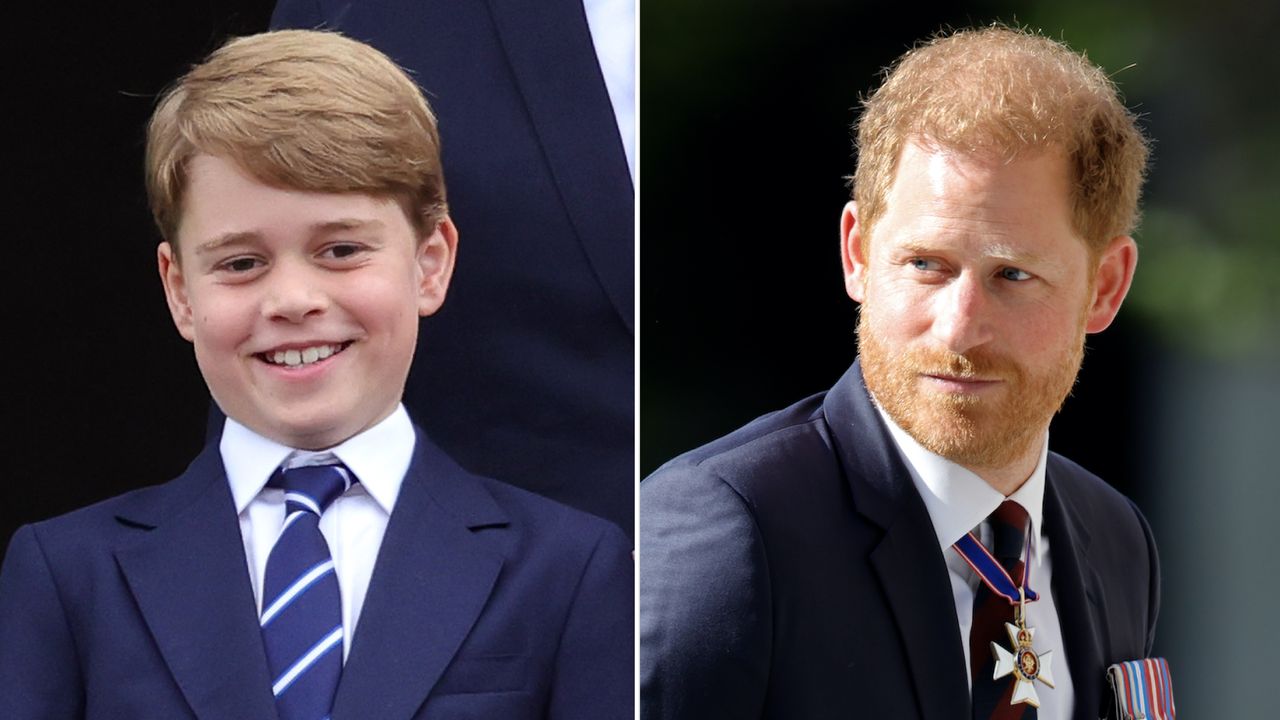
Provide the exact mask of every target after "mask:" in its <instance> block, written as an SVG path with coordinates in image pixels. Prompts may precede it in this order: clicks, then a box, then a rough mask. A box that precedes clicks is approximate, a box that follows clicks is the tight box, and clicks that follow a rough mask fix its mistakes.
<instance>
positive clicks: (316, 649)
mask: <svg viewBox="0 0 1280 720" xmlns="http://www.w3.org/2000/svg"><path fill="white" fill-rule="evenodd" d="M352 482H353V479H352V477H351V474H350V472H349V471H348V470H347V469H346V468H345V467H343V466H341V465H314V466H304V467H297V468H293V469H290V470H282V471H279V472H277V473H276V474H275V475H273V476H272V478H271V480H270V482H268V483H267V486H268V487H276V488H283V489H284V492H285V496H284V497H285V520H284V527H283V528H282V529H281V530H280V537H279V538H278V539H277V540H276V544H275V545H274V546H273V547H272V548H271V554H270V555H269V556H267V572H266V578H265V580H264V581H263V588H262V617H261V618H260V622H261V625H262V640H263V644H264V645H265V646H266V650H267V665H268V667H269V668H270V670H271V691H272V693H274V694H275V698H276V708H277V709H278V710H279V712H280V718H281V720H303V719H304V718H305V719H306V720H321V718H324V717H327V716H328V714H329V711H330V709H331V708H332V707H333V696H334V694H335V693H336V692H337V689H338V679H339V678H340V677H341V676H342V644H343V629H342V598H341V596H340V595H339V594H338V578H337V576H336V575H335V574H334V571H333V558H332V557H330V556H329V545H328V543H326V542H325V539H324V536H323V535H321V534H320V515H321V513H323V512H324V511H325V508H327V507H329V504H330V503H332V502H333V501H334V500H335V499H336V498H337V497H338V496H339V495H341V494H342V493H344V492H346V490H347V489H348V488H350V487H351V483H352Z"/></svg>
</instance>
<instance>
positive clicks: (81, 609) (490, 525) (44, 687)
mask: <svg viewBox="0 0 1280 720" xmlns="http://www.w3.org/2000/svg"><path fill="white" fill-rule="evenodd" d="M632 577H633V570H632V560H631V555H630V546H629V542H628V541H627V539H626V537H625V536H624V535H623V534H622V532H621V531H619V530H618V529H617V528H616V527H615V526H614V525H612V524H611V523H607V522H605V521H604V520H600V519H598V518H595V517H592V516H590V515H587V514H585V513H581V512H579V511H576V510H573V509H570V508H567V507H564V506H562V505H559V504H556V503H554V502H551V501H549V500H546V499H544V498H540V497H538V496H536V495H533V494H530V493H528V492H525V491H523V490H520V489H518V488H514V487H511V486H508V485H505V484H503V483H500V482H496V481H493V480H489V479H487V478H481V477H477V476H474V475H471V474H470V473H468V472H467V471H465V470H463V469H462V468H461V467H459V466H458V465H456V464H455V463H454V462H453V461H452V460H450V459H449V458H448V457H447V456H446V455H445V454H444V453H443V452H442V451H440V450H439V449H438V448H437V447H435V446H434V445H433V444H432V443H431V442H430V441H429V440H428V439H427V438H426V437H425V436H424V435H423V434H422V433H419V434H418V439H417V443H416V445H415V448H414V459H413V463H412V464H411V466H410V468H409V471H408V473H407V474H406V476H405V479H404V485H403V487H402V489H401V491H400V496H399V499H398V500H397V501H396V506H395V508H394V509H393V511H392V514H391V520H390V523H389V525H388V527H387V532H386V535H385V537H384V539H383V543H382V547H381V549H380V551H379V553H378V559H377V563H376V565H375V567H374V572H373V578H372V580H371V582H370V585H369V590H368V594H367V595H366V598H365V603H364V606H363V608H362V610H361V613H360V624H359V626H358V627H357V628H356V632H355V635H354V637H353V638H352V640H351V642H352V645H351V651H350V655H349V657H348V659H347V662H346V665H345V667H344V669H343V674H342V681H341V684H340V685H339V687H338V693H337V697H336V699H335V701H334V702H335V704H334V711H333V714H332V717H333V719H334V720H339V719H340V718H349V719H351V720H373V719H377V720H401V719H405V720H407V719H408V718H432V719H433V720H435V719H441V720H447V719H448V718H504V720H505V719H507V718H517V719H518V718H550V719H555V718H575V719H578V718H580V719H581V720H596V719H597V718H618V719H626V718H631V717H632V714H633V707H634V705H633V688H634V684H633V683H634V680H633V678H634V674H633V667H634V665H633V657H634V655H633V653H634V649H633V648H634V644H633V638H634V635H633V632H634V630H633V625H632V623H633V612H632V608H633V604H632V598H633V594H632V593H633V585H632ZM261 637H262V636H261V633H260V631H259V627H258V619H257V612H256V606H255V602H254V597H253V590H252V587H251V585H250V581H249V571H248V567H247V563H246V561H245V551H244V543H243V541H242V539H241V535H240V525H239V520H238V517H237V515H236V511H235V507H234V504H233V501H232V498H231V491H230V487H229V485H228V483H227V479H226V476H225V473H224V471H223V467H222V461H221V457H220V455H219V453H218V449H217V445H216V444H213V445H210V446H209V447H207V448H206V449H205V450H204V451H203V452H202V453H201V454H200V455H199V456H198V457H197V458H196V459H195V461H194V462H193V463H192V464H191V466H190V467H189V468H188V469H187V471H186V472H185V473H184V474H183V475H181V476H179V477H178V478H177V479H175V480H173V481H171V482H169V483H167V484H164V485H159V486H156V487H151V488H144V489H142V490H137V491H134V492H132V493H129V494H126V495H122V496H120V497H117V498H114V499H112V500H108V501H106V502H103V503H100V504H97V505H94V506H91V507H88V508H85V509H82V510H78V511H75V512H73V513H70V514H68V515H65V516H62V517H59V518H55V519H53V520H48V521H45V522H40V523H36V524H34V525H28V526H25V527H23V528H21V529H20V530H19V531H18V532H17V534H16V535H15V536H14V538H13V540H12V542H11V543H10V545H9V550H8V554H7V556H6V558H5V561H4V567H3V571H2V572H0V717H2V718H4V719H5V720H62V719H64V718H65V719H68V720H70V719H71V718H77V719H78V718H103V719H110V720H119V719H121V718H128V719H129V720H145V719H148V718H155V719H157V720H161V719H163V720H177V719H179V718H200V719H201V720H215V719H218V718H222V719H225V720H269V719H270V718H275V717H276V711H275V704H274V701H273V698H272V695H271V680H270V675H269V672H268V670H267V662H266V655H265V651H264V650H263V645H262V639H261Z"/></svg>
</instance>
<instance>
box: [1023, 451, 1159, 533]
mask: <svg viewBox="0 0 1280 720" xmlns="http://www.w3.org/2000/svg"><path fill="white" fill-rule="evenodd" d="M1046 475H1047V478H1048V482H1049V483H1050V484H1052V485H1053V487H1054V489H1055V491H1056V492H1057V493H1058V495H1059V496H1060V497H1062V498H1063V500H1064V501H1065V502H1067V503H1068V504H1069V505H1070V506H1071V507H1072V508H1073V509H1074V510H1075V511H1076V513H1077V514H1079V515H1080V516H1081V517H1083V518H1089V519H1090V522H1091V524H1103V523H1104V522H1105V521H1108V520H1110V521H1119V520H1126V521H1129V522H1132V520H1133V517H1134V514H1135V513H1137V512H1138V511H1137V507H1136V506H1135V505H1134V503H1133V501H1132V500H1130V499H1129V498H1128V497H1126V496H1125V495H1124V494H1123V493H1121V492H1120V491H1119V490H1116V489H1115V488H1114V487H1112V486H1111V485H1110V484H1108V483H1107V481H1105V480H1103V479H1102V478H1100V477H1098V476H1097V475H1095V474H1093V473H1092V472H1090V471H1089V470H1086V469H1085V468H1084V467H1082V466H1080V465H1079V464H1078V463H1076V462H1074V461H1073V460H1070V459H1068V458H1066V457H1063V456H1062V455H1059V454H1058V453H1056V452H1050V453H1049V457H1048V460H1047V461H1046Z"/></svg>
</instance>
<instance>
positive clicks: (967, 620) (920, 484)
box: [876, 404, 1075, 720]
mask: <svg viewBox="0 0 1280 720" xmlns="http://www.w3.org/2000/svg"><path fill="white" fill-rule="evenodd" d="M876 409H877V410H878V411H879V412H880V417H882V418H883V419H884V422H885V425H887V426H888V427H889V433H890V434H891V435H892V436H893V439H894V442H895V443H897V445H898V450H899V452H900V453H901V455H902V459H903V460H904V461H905V463H906V466H907V470H908V471H909V472H910V473H911V481H912V482H913V483H914V484H915V486H916V490H917V491H919V493H920V497H921V498H922V499H924V506H925V509H927V510H928V511H929V519H930V520H931V521H932V522H933V529H934V531H935V532H936V533H937V535H938V545H939V547H941V548H942V556H943V558H944V559H945V560H946V562H947V570H948V571H949V574H950V576H951V594H952V597H953V599H954V600H955V606H956V620H958V621H959V623H960V637H961V638H962V640H963V642H962V643H961V644H962V645H963V646H964V660H965V662H964V668H965V676H966V677H967V676H968V675H969V667H970V665H969V660H970V659H969V628H970V626H971V625H972V624H973V598H974V594H975V593H976V592H977V589H978V583H979V582H981V580H980V579H979V578H978V575H977V573H975V572H974V571H973V569H972V568H970V567H969V564H968V563H966V562H965V561H964V559H963V558H962V557H960V554H959V553H958V552H956V551H955V550H954V549H952V547H951V546H952V545H954V544H955V543H956V541H957V540H959V539H960V538H962V537H964V535H965V533H968V532H969V531H970V530H973V529H974V528H979V533H978V540H979V541H981V542H982V544H983V545H985V546H987V547H988V548H990V547H991V542H992V531H991V525H990V523H987V522H985V521H986V518H987V516H989V515H990V514H991V513H993V512H995V509H996V508H998V507H1000V504H1001V503H1003V502H1004V501H1005V499H1006V498H1005V497H1004V496H1003V495H1001V494H1000V492H999V491H997V490H996V489H995V488H993V487H991V486H990V485H988V484H987V482H986V481H985V480H983V479H982V478H980V477H978V476H977V475H976V474H974V473H973V472H971V471H969V470H967V469H965V468H963V467H961V466H959V465H957V464H956V463H953V462H951V461H950V460H947V459H946V458H944V457H942V456H940V455H937V454H935V453H932V452H930V451H928V450H926V449H925V448H924V447H923V446H922V445H920V443H918V442H916V440H915V438H913V437H911V436H910V435H908V434H907V432H906V431H905V430H903V429H902V428H900V427H898V426H897V424H895V423H894V422H893V420H891V419H890V418H889V415H888V413H886V412H885V411H884V409H883V408H881V407H880V406H879V404H876ZM1048 454H1049V437H1048V433H1046V434H1045V439H1044V445H1043V446H1042V447H1041V448H1040V459H1039V461H1038V462H1037V463H1036V469H1035V470H1034V471H1033V472H1032V473H1031V477H1030V478H1028V479H1027V481H1026V482H1025V483H1023V484H1022V487H1020V488H1018V490H1017V491H1016V492H1014V493H1013V494H1012V495H1010V496H1009V497H1008V498H1007V499H1009V500H1012V501H1014V502H1016V503H1018V504H1019V505H1021V506H1022V507H1023V509H1024V510H1026V511H1027V515H1029V516H1030V517H1031V533H1030V537H1031V538H1032V546H1031V577H1030V584H1031V589H1033V590H1035V591H1036V592H1037V593H1038V594H1039V595H1040V599H1039V600H1038V601H1036V602H1033V603H1028V604H1027V625H1028V626H1029V627H1032V628H1034V629H1035V631H1036V632H1035V641H1034V647H1035V649H1036V652H1037V653H1040V654H1043V653H1044V652H1045V651H1047V650H1052V651H1053V660H1052V665H1051V666H1050V668H1051V671H1052V674H1053V679H1054V682H1055V687H1052V688H1051V687H1049V686H1048V685H1045V684H1044V683H1042V682H1040V681H1035V690H1036V694H1037V695H1038V696H1039V697H1040V710H1039V715H1038V716H1039V718H1040V720H1067V718H1070V717H1071V712H1072V709H1073V708H1074V706H1075V693H1074V691H1073V687H1074V686H1073V685H1072V682H1071V673H1070V672H1068V670H1067V655H1066V648H1065V647H1064V646H1063V644H1062V626H1061V625H1060V624H1059V622H1058V610H1057V607H1056V606H1055V604H1054V600H1053V593H1052V592H1050V587H1051V583H1052V581H1053V565H1052V563H1051V562H1050V557H1049V540H1048V538H1046V537H1045V536H1044V529H1043V524H1042V520H1043V516H1044V513H1043V509H1044V483H1045V480H1044V468H1045V459H1046V458H1047V457H1048ZM1003 645H1004V647H1005V648H1006V649H1010V650H1012V645H1010V644H1009V643H1008V641H1007V639H1006V641H1005V642H1004V643H1003ZM1011 681H1012V680H1011ZM969 686H970V687H971V688H972V687H973V678H969Z"/></svg>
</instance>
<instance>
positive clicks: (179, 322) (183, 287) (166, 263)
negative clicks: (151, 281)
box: [156, 242, 195, 342]
mask: <svg viewBox="0 0 1280 720" xmlns="http://www.w3.org/2000/svg"><path fill="white" fill-rule="evenodd" d="M156 264H157V265H158V266H159V269H160V282H161V283H162V284H163V285H164V298H165V300H166V301H168V303H169V314H170V315H172V316H173V324H174V325H175V326H176V327H177V328H178V334H179V335H181V336H182V337H184V338H186V340H187V341H188V342H191V341H193V340H194V339H195V332H194V327H195V323H194V322H193V320H192V315H191V301H190V300H189V299H188V298H187V281H186V278H185V277H184V276H183V275H182V266H181V265H179V264H178V258H177V255H176V251H175V250H174V247H173V246H172V245H170V244H169V243H167V242H162V243H160V245H159V246H158V247H157V248H156Z"/></svg>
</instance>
